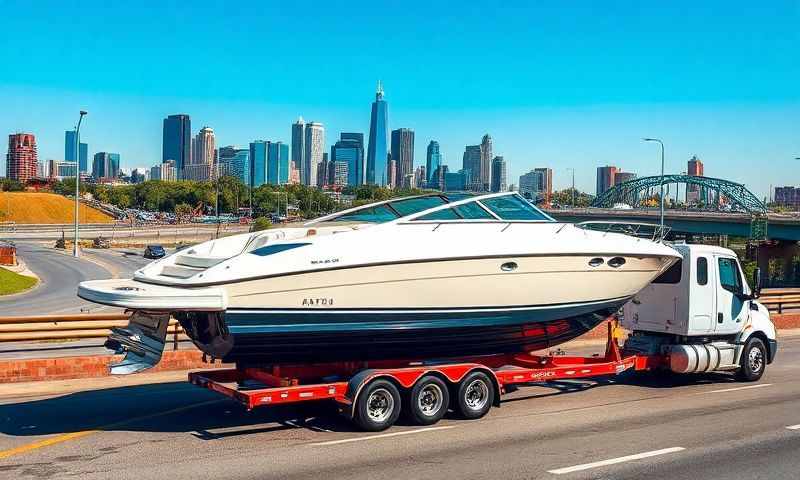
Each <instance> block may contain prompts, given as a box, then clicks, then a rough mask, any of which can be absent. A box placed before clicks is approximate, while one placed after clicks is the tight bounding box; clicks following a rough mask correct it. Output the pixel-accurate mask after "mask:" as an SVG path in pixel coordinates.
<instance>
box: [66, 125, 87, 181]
mask: <svg viewBox="0 0 800 480" xmlns="http://www.w3.org/2000/svg"><path fill="white" fill-rule="evenodd" d="M75 139H76V135H75V130H67V131H66V132H64V161H67V162H75V161H77V162H78V169H79V170H80V171H81V173H84V172H88V171H89V170H88V168H89V165H88V163H89V159H88V156H89V145H88V144H86V143H83V142H81V144H80V146H79V147H78V152H77V153H78V160H76V159H75Z"/></svg>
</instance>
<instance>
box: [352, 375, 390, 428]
mask: <svg viewBox="0 0 800 480" xmlns="http://www.w3.org/2000/svg"><path fill="white" fill-rule="evenodd" d="M399 416H400V392H399V391H398V390H397V387H395V386H394V384H393V383H392V382H390V381H388V380H383V379H377V380H374V381H372V382H370V383H369V384H367V386H365V387H364V388H363V390H361V393H360V394H359V395H358V399H357V400H356V407H355V415H354V416H353V420H354V421H355V423H356V425H358V426H359V427H361V428H362V429H363V430H366V431H368V432H380V431H381V430H386V429H387V428H389V427H391V426H392V425H393V424H394V422H396V421H397V417H399Z"/></svg>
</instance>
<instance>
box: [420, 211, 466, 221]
mask: <svg viewBox="0 0 800 480" xmlns="http://www.w3.org/2000/svg"><path fill="white" fill-rule="evenodd" d="M459 218H461V217H459V216H458V214H457V213H456V212H454V211H453V209H452V208H445V209H444V210H439V211H436V212H431V213H429V214H427V215H423V216H421V217H419V218H416V219H414V221H417V220H458V219H459Z"/></svg>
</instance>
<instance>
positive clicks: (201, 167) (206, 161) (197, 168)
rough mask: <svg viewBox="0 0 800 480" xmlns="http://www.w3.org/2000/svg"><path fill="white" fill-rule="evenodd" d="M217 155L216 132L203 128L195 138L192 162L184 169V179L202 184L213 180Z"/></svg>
mask: <svg viewBox="0 0 800 480" xmlns="http://www.w3.org/2000/svg"><path fill="white" fill-rule="evenodd" d="M216 154H217V150H216V139H215V136H214V130H212V129H211V128H209V127H203V128H201V129H200V132H199V133H198V134H197V136H196V137H195V138H194V148H193V151H192V155H191V162H189V164H188V165H184V167H183V170H184V171H183V178H184V179H186V180H195V181H200V182H205V181H208V180H211V179H213V177H214V175H213V174H212V173H213V172H214V166H215V164H216V160H215V157H216Z"/></svg>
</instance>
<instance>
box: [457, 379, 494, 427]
mask: <svg viewBox="0 0 800 480" xmlns="http://www.w3.org/2000/svg"><path fill="white" fill-rule="evenodd" d="M456 400H457V401H458V413H460V414H461V416H462V417H464V418H466V419H470V420H471V419H475V418H481V417H482V416H484V415H486V414H487V413H488V412H489V409H491V408H492V402H493V400H494V383H492V379H491V378H489V376H488V375H486V374H485V373H483V372H472V373H470V374H469V375H467V376H466V377H464V379H463V380H461V382H459V384H458V393H457V397H456Z"/></svg>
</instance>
